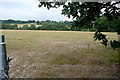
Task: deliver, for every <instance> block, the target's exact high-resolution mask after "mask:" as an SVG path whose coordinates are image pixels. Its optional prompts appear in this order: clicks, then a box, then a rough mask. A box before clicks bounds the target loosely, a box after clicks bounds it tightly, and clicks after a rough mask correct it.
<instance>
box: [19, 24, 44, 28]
mask: <svg viewBox="0 0 120 80" xmlns="http://www.w3.org/2000/svg"><path fill="white" fill-rule="evenodd" d="M17 25H18V28H20V27H23V25H28V26H29V27H30V25H31V24H17ZM35 26H36V27H38V26H42V25H35Z"/></svg>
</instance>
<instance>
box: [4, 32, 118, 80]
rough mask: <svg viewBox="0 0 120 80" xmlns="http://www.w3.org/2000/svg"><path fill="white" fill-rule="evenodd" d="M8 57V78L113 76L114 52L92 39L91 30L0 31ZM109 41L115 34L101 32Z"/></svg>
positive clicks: (115, 61) (114, 37)
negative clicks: (10, 59)
mask: <svg viewBox="0 0 120 80" xmlns="http://www.w3.org/2000/svg"><path fill="white" fill-rule="evenodd" d="M2 34H4V35H5V37H6V43H7V54H8V56H10V57H12V59H13V60H12V61H11V63H10V72H9V75H10V78H112V77H116V74H117V68H116V63H117V61H118V51H117V50H113V49H111V48H110V47H107V48H106V47H104V46H103V45H101V44H100V43H99V42H98V41H94V40H93V34H94V32H80V31H40V30H36V31H35V30H2ZM105 34H107V35H108V38H109V39H110V40H113V39H117V35H116V33H109V32H107V33H105Z"/></svg>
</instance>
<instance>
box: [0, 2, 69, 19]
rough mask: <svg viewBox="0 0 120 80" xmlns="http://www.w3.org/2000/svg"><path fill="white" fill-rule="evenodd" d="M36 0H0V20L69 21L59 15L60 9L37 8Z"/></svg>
mask: <svg viewBox="0 0 120 80" xmlns="http://www.w3.org/2000/svg"><path fill="white" fill-rule="evenodd" d="M38 4H39V2H38V1H37V0H0V19H15V20H39V21H42V20H44V21H45V20H54V21H61V20H63V21H64V20H71V19H69V18H67V17H65V16H64V15H61V12H62V7H60V8H57V9H55V8H53V9H50V10H47V8H44V7H42V8H39V7H38Z"/></svg>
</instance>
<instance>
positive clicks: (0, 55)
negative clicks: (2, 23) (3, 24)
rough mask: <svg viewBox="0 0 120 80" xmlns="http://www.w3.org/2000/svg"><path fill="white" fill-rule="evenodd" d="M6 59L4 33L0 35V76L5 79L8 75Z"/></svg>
mask: <svg viewBox="0 0 120 80" xmlns="http://www.w3.org/2000/svg"><path fill="white" fill-rule="evenodd" d="M8 68H9V66H8V60H7V54H6V44H5V38H4V35H0V78H1V79H3V80H7V79H8V78H9V77H8Z"/></svg>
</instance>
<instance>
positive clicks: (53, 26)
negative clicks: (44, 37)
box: [1, 16, 120, 32]
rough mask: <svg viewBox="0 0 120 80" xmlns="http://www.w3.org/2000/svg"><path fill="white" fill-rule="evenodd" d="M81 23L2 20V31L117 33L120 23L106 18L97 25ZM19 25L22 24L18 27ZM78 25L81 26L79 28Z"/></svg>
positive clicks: (99, 20)
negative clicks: (97, 31) (98, 31)
mask: <svg viewBox="0 0 120 80" xmlns="http://www.w3.org/2000/svg"><path fill="white" fill-rule="evenodd" d="M78 22H79V21H76V20H74V21H59V22H57V21H51V20H46V21H35V20H28V21H21V20H11V19H9V20H2V28H1V29H14V30H58V31H96V30H100V31H102V32H116V31H117V30H119V29H117V28H119V27H118V26H120V22H119V20H118V19H114V20H112V21H109V20H108V19H107V18H106V17H105V16H102V17H100V18H98V20H97V22H96V24H97V25H87V26H85V25H84V26H82V25H81V24H77V23H78ZM18 24H22V26H21V27H18ZM78 25H81V26H79V27H78Z"/></svg>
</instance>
